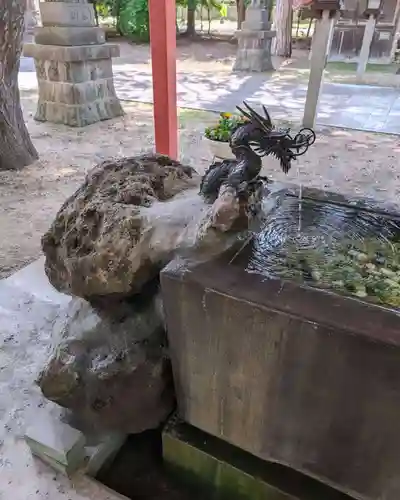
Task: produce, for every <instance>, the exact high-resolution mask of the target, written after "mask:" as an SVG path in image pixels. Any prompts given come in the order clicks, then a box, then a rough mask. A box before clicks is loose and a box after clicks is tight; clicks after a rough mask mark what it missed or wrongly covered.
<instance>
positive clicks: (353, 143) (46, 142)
mask: <svg viewBox="0 0 400 500" xmlns="http://www.w3.org/2000/svg"><path fill="white" fill-rule="evenodd" d="M35 107H36V95H29V96H28V95H27V96H25V97H24V98H23V108H24V113H25V117H26V120H27V124H28V128H29V131H30V134H31V137H32V139H33V142H34V144H35V146H36V148H37V150H38V152H39V155H40V159H39V160H38V161H37V162H35V163H34V164H33V165H31V166H30V167H27V168H25V169H24V170H22V171H20V172H0V211H1V217H0V235H1V236H0V277H6V276H8V275H10V274H11V273H12V272H14V271H15V270H17V269H19V268H21V267H22V266H24V265H26V264H28V263H29V262H31V261H32V260H34V259H36V258H37V257H38V256H39V255H40V238H41V236H42V234H43V233H44V232H45V231H46V230H47V228H48V226H49V225H50V223H51V222H52V219H53V217H54V216H55V214H56V212H57V210H58V209H59V207H60V205H61V204H62V203H63V201H64V200H65V199H66V197H68V196H69V195H71V194H72V193H73V192H74V191H75V189H76V188H77V187H78V186H79V184H80V183H81V182H82V181H83V179H84V176H85V174H86V172H87V171H88V170H89V169H90V168H91V167H92V166H93V165H95V164H96V163H98V162H99V161H102V160H103V159H106V158H109V157H113V156H122V155H134V154H137V153H139V152H143V151H148V150H151V149H152V148H153V147H154V141H153V117H152V107H151V106H150V105H141V104H137V103H124V107H125V111H126V115H125V117H124V118H119V119H115V120H111V121H107V122H103V123H99V124H95V125H91V126H89V127H87V128H85V129H71V128H68V127H64V126H56V125H52V124H47V123H36V122H35V121H34V120H33V114H34V111H35ZM213 120H215V115H213V114H212V113H208V112H202V111H188V110H186V111H185V110H181V112H180V151H181V156H180V159H181V161H183V162H186V163H190V164H191V165H192V166H193V167H195V168H196V169H197V170H198V171H199V172H200V173H201V172H202V171H204V168H206V167H207V166H208V165H209V163H210V161H211V160H212V156H211V152H210V151H209V150H208V147H207V146H206V145H205V144H204V142H202V131H203V130H204V128H205V126H207V125H208V124H210V123H212V122H213ZM399 153H400V138H399V137H397V136H389V135H379V134H371V133H363V132H356V131H349V130H339V129H331V130H328V129H325V130H321V131H318V135H317V141H316V143H315V145H314V146H312V147H311V148H310V150H309V151H308V152H307V154H306V155H305V156H302V157H301V158H300V159H299V160H298V161H297V162H296V165H295V168H293V169H292V171H291V172H290V174H289V175H288V176H284V175H283V174H282V173H281V172H280V170H279V165H278V163H277V161H276V160H274V159H270V160H268V166H267V172H266V173H268V174H269V175H270V176H271V177H272V178H275V179H278V180H287V181H290V182H301V183H302V184H304V185H306V186H313V187H318V188H323V189H327V190H332V191H337V192H341V193H347V194H355V195H365V196H369V197H375V198H378V199H379V200H383V201H390V202H392V203H396V202H397V203H399V204H400V163H399V161H398V158H399Z"/></svg>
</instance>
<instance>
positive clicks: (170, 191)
mask: <svg viewBox="0 0 400 500" xmlns="http://www.w3.org/2000/svg"><path fill="white" fill-rule="evenodd" d="M194 177H195V172H194V170H193V169H192V168H190V167H185V166H184V165H181V164H180V163H179V162H176V161H173V160H171V159H170V158H168V157H166V156H161V155H143V156H138V157H130V158H122V159H118V160H113V161H106V162H103V163H101V164H100V165H98V166H97V167H95V168H94V169H93V170H92V171H91V172H90V173H89V174H88V175H87V178H86V180H85V182H84V184H83V185H82V186H81V187H80V188H79V189H78V190H77V191H76V192H75V193H74V194H73V195H72V196H71V197H70V198H68V199H67V200H66V202H65V203H64V204H63V205H62V207H61V209H60V210H59V212H58V214H57V216H56V218H55V220H54V222H53V224H52V225H51V227H50V229H49V230H48V231H47V233H46V234H45V235H44V236H43V238H42V248H43V252H44V254H45V256H46V264H45V269H46V274H47V276H48V278H49V280H50V282H51V283H52V284H53V286H55V288H56V289H57V290H59V291H61V292H64V293H69V294H72V295H77V296H79V297H84V298H89V297H92V296H96V295H107V294H125V295H128V294H131V293H134V292H135V291H140V289H141V288H142V286H143V284H144V283H146V282H147V281H149V280H150V279H151V278H152V277H154V276H155V275H156V274H157V272H158V270H159V266H160V260H163V259H162V256H158V257H160V260H158V258H156V259H155V261H153V262H150V259H149V256H148V255H146V254H143V253H142V252H140V251H138V250H139V249H138V243H139V242H140V241H141V240H142V241H143V240H144V239H145V238H146V235H147V234H148V230H149V227H148V225H147V224H146V221H145V218H144V213H143V210H141V209H143V208H147V207H150V206H151V205H152V204H153V203H154V202H155V201H162V202H165V201H166V200H168V199H170V198H172V197H173V196H174V195H175V194H177V193H179V192H181V191H182V190H184V189H187V188H188V187H189V186H193V185H195V180H194Z"/></svg>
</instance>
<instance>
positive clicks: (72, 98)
mask: <svg viewBox="0 0 400 500" xmlns="http://www.w3.org/2000/svg"><path fill="white" fill-rule="evenodd" d="M110 97H115V89H114V83H113V79H112V78H107V79H101V80H100V79H99V80H93V81H88V82H83V83H65V82H61V83H59V82H51V81H50V82H49V81H42V82H41V83H40V86H39V99H40V100H42V101H48V102H55V103H60V104H70V105H81V104H88V103H91V102H93V101H96V100H99V99H107V98H110Z"/></svg>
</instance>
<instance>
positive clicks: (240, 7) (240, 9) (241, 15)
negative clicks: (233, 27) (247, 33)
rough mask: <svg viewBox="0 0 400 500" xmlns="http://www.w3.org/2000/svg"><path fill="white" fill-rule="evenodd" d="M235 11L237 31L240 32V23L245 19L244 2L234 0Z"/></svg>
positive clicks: (242, 0)
mask: <svg viewBox="0 0 400 500" xmlns="http://www.w3.org/2000/svg"><path fill="white" fill-rule="evenodd" d="M236 10H237V29H238V30H240V28H241V27H242V22H243V21H244V20H245V17H246V5H245V3H244V0H236Z"/></svg>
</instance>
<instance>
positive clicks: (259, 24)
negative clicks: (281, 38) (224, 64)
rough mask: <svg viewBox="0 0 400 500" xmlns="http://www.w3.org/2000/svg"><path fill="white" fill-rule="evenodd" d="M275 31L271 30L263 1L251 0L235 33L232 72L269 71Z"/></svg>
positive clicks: (267, 12) (271, 66) (271, 67)
mask: <svg viewBox="0 0 400 500" xmlns="http://www.w3.org/2000/svg"><path fill="white" fill-rule="evenodd" d="M274 36H275V31H272V30H271V22H270V20H269V10H268V9H267V8H266V5H265V3H264V1H263V0H251V3H250V5H249V7H248V8H247V10H246V20H245V21H243V23H242V26H241V29H240V30H238V31H237V32H236V37H237V38H238V51H237V55H236V62H235V64H234V66H233V70H234V71H255V72H262V71H271V70H273V69H274V67H273V65H272V60H271V42H272V39H273V38H274Z"/></svg>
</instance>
